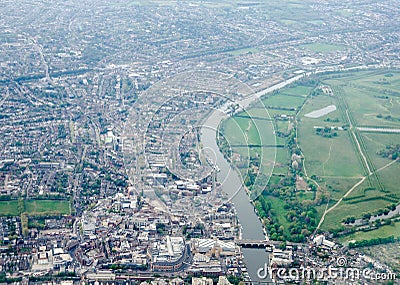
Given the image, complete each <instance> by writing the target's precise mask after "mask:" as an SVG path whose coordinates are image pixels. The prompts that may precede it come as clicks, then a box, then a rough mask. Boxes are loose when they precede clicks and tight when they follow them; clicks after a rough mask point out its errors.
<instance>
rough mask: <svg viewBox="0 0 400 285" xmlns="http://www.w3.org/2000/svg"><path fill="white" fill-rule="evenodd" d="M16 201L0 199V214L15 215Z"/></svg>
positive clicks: (16, 210) (16, 212)
mask: <svg viewBox="0 0 400 285" xmlns="http://www.w3.org/2000/svg"><path fill="white" fill-rule="evenodd" d="M17 215H18V201H17V200H12V201H0V216H17Z"/></svg>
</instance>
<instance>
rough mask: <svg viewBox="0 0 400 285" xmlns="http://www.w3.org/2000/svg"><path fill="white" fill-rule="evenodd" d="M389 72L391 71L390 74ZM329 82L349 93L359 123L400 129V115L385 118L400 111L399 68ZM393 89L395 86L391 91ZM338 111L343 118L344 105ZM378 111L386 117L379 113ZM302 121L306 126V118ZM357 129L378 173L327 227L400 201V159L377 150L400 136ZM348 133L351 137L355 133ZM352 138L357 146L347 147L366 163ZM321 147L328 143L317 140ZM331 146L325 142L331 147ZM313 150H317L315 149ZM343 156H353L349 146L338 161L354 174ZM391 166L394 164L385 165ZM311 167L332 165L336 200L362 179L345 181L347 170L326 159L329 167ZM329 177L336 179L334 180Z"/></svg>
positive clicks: (333, 213)
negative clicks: (384, 155)
mask: <svg viewBox="0 0 400 285" xmlns="http://www.w3.org/2000/svg"><path fill="white" fill-rule="evenodd" d="M387 74H390V75H389V76H387ZM382 82H388V83H382ZM323 83H324V84H327V85H329V86H331V87H332V89H333V90H334V94H335V95H336V96H337V97H340V96H341V98H343V100H344V102H345V104H346V105H347V108H348V111H349V115H350V118H351V120H352V123H353V125H355V126H373V127H391V128H400V120H399V121H396V120H387V119H384V118H382V117H386V116H389V115H390V116H392V118H393V117H394V118H396V116H398V115H397V114H398V112H399V108H398V105H397V104H398V99H399V97H397V95H396V94H397V93H396V92H398V90H400V74H399V73H395V72H391V73H388V71H382V70H378V71H376V70H374V71H363V72H355V73H349V74H342V75H341V78H340V79H327V80H324V81H323ZM388 88H390V90H389V89H388ZM387 94H389V95H387ZM395 95H396V96H395ZM337 111H339V112H342V114H341V115H342V116H341V117H342V118H343V117H344V116H343V113H344V110H343V109H342V110H337ZM378 114H381V115H382V116H378ZM399 117H400V116H399ZM302 125H303V126H304V120H303V123H302ZM354 132H355V133H356V134H357V137H358V138H359V143H360V147H361V149H362V151H363V153H364V154H365V156H366V159H367V162H368V165H369V167H370V168H371V171H372V172H373V174H372V175H369V176H367V179H366V180H365V181H364V182H363V183H362V184H361V185H359V186H358V187H356V188H355V189H354V190H353V191H352V192H351V193H350V194H349V195H348V197H347V198H346V199H345V200H343V201H342V203H341V204H340V205H339V206H338V207H337V208H335V209H334V210H333V211H331V212H330V213H329V214H328V215H327V216H326V217H325V221H324V223H323V225H322V229H323V230H329V229H334V228H337V227H338V226H339V225H341V222H342V220H343V219H344V218H346V217H349V216H354V217H357V218H360V217H361V216H362V214H363V213H365V212H373V211H375V210H377V209H380V208H384V207H386V206H388V205H390V204H392V203H399V201H400V191H399V188H398V182H397V181H396V179H394V177H397V176H398V175H399V173H400V164H399V163H394V164H391V165H390V166H388V165H389V163H390V162H391V160H389V159H387V158H383V157H381V156H379V155H378V154H377V152H378V151H379V150H381V149H384V148H385V147H386V145H390V144H397V143H399V141H400V135H399V134H388V133H371V132H359V131H357V130H354ZM347 133H348V132H347ZM303 135H305V136H307V132H306V131H305V132H304V133H303ZM308 135H309V134H308ZM348 138H351V137H350V136H349V134H348ZM335 139H336V138H335ZM349 143H350V144H352V147H349V146H348V145H347V146H346V145H345V144H343V145H342V146H343V149H346V150H347V151H348V152H349V153H352V154H351V155H352V156H353V159H352V161H353V165H354V164H355V162H357V163H358V164H359V165H360V166H362V165H365V163H364V161H363V160H362V159H360V155H359V149H358V148H357V147H356V146H355V144H354V141H353V143H352V140H351V139H349V142H348V144H349ZM317 146H318V147H317V149H321V148H323V145H322V147H321V145H320V144H319V143H317ZM308 147H311V146H307V143H306V144H304V143H303V144H302V148H303V149H304V150H305V153H306V152H307V148H308ZM314 147H315V144H314ZM326 148H327V147H326V146H325V149H326ZM309 151H311V148H310V150H309ZM314 153H315V152H314ZM335 153H336V152H335ZM357 154H358V158H357V159H354V157H357ZM342 156H345V157H349V156H348V155H346V153H345V152H343V151H342V152H338V153H337V157H336V158H337V160H338V161H342V163H339V164H337V165H340V166H341V167H342V170H344V169H346V168H347V169H346V172H347V173H349V174H350V173H351V172H350V171H349V169H348V168H349V166H350V165H351V164H349V162H347V163H343V162H345V161H346V160H345V159H343V157H342ZM306 157H307V159H309V158H310V156H307V154H306ZM307 159H306V160H307ZM385 166H388V167H386V168H385ZM361 168H362V167H359V169H358V171H357V173H355V172H353V173H352V175H354V177H356V176H363V175H366V173H365V167H364V171H361ZM310 169H311V170H315V171H316V173H318V171H319V172H321V169H324V171H325V172H326V170H327V169H329V170H330V171H332V172H333V173H331V174H330V175H329V178H327V177H326V178H325V180H326V183H327V184H328V183H330V185H332V186H334V187H332V189H335V191H332V189H331V190H330V194H331V197H332V198H333V199H335V200H337V199H338V198H340V196H341V195H342V194H343V193H345V192H347V191H348V190H349V189H351V187H352V186H351V184H352V183H353V182H354V184H355V183H356V182H357V181H360V179H361V178H358V180H357V179H356V178H355V180H353V181H351V180H348V181H347V183H341V182H346V181H345V180H344V179H343V177H342V174H341V173H340V172H341V170H339V169H337V170H335V167H334V166H333V165H331V166H329V164H325V165H324V167H323V168H322V166H321V167H320V168H319V169H318V168H316V167H315V168H313V167H312V166H311V167H310ZM353 170H356V168H355V167H354V168H353ZM334 176H337V178H338V179H337V181H340V182H339V183H337V182H336V183H335V185H333V181H334ZM322 177H324V176H322ZM328 179H330V180H331V181H329V182H328ZM354 184H353V185H354ZM355 209H356V210H355ZM385 229H386V228H385ZM379 233H381V230H380V229H379V230H374V231H370V232H365V233H362V235H363V236H364V237H367V238H368V237H369V238H371V237H373V236H374V235H376V234H378V235H379Z"/></svg>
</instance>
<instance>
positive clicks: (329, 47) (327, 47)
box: [300, 43, 346, 53]
mask: <svg viewBox="0 0 400 285" xmlns="http://www.w3.org/2000/svg"><path fill="white" fill-rule="evenodd" d="M300 47H302V48H305V49H308V50H311V51H314V52H322V53H324V52H333V51H341V50H344V49H346V47H345V46H343V45H335V44H328V43H312V44H305V45H300Z"/></svg>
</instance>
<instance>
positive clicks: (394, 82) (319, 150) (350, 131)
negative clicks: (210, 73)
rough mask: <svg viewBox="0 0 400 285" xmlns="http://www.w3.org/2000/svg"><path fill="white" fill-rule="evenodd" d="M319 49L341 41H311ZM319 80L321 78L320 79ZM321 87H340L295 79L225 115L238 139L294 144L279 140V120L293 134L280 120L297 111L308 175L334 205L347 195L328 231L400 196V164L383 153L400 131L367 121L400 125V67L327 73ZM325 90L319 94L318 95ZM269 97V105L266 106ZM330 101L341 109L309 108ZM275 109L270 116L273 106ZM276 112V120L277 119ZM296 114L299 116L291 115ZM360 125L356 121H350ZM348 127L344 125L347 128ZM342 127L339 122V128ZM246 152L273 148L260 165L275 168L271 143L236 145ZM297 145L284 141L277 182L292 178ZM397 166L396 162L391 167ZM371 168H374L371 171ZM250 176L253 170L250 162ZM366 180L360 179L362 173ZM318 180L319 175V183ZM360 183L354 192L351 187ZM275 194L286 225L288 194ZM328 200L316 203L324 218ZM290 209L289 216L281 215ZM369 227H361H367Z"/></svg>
mask: <svg viewBox="0 0 400 285" xmlns="http://www.w3.org/2000/svg"><path fill="white" fill-rule="evenodd" d="M307 47H308V48H310V49H314V50H315V51H317V50H318V51H321V52H324V51H333V50H338V49H340V48H341V47H338V46H331V45H318V46H316V45H308V46H307ZM314 80H316V79H315V78H314ZM317 80H319V84H318V86H319V87H321V86H329V87H330V88H331V89H332V91H333V94H332V95H328V94H325V93H324V92H322V91H319V92H317V93H313V94H314V96H310V94H311V93H312V92H314V91H318V90H322V89H318V88H319V87H317V89H314V88H315V86H314V87H312V86H310V84H309V83H308V84H307V83H304V84H302V83H300V84H297V85H296V84H293V85H292V86H289V87H287V88H283V89H282V90H279V92H277V93H274V94H269V95H267V96H264V97H263V98H261V100H262V104H261V103H258V104H257V105H254V106H252V108H250V109H249V110H248V113H247V114H246V116H247V117H246V116H244V115H243V114H237V115H235V116H234V117H231V118H229V119H228V120H226V121H224V122H223V126H224V134H225V136H226V137H227V138H228V141H229V142H230V143H231V144H233V145H234V144H242V145H245V146H246V144H247V145H248V144H260V145H261V144H265V142H269V143H270V144H273V143H276V144H286V138H284V137H277V138H276V141H275V142H274V138H273V136H271V133H272V132H273V129H272V123H273V124H274V127H275V131H279V132H281V133H283V134H286V133H287V131H288V127H290V126H291V124H293V122H291V121H284V120H282V119H279V116H280V115H288V116H295V117H296V121H295V122H294V123H295V124H296V126H297V143H298V146H299V147H300V150H301V152H302V154H303V155H304V158H303V169H302V171H303V172H304V173H303V174H304V176H305V178H306V181H307V179H309V178H310V177H314V179H315V181H316V183H318V187H319V188H318V189H319V190H318V191H325V192H328V193H329V197H330V198H329V199H330V200H329V207H332V206H333V205H335V204H336V203H337V202H338V201H339V200H340V199H341V198H343V196H344V195H345V194H346V195H347V197H345V198H344V199H343V200H341V202H340V204H339V205H338V206H337V207H335V208H334V209H333V210H332V211H330V212H329V213H328V214H327V215H326V217H325V220H324V223H323V224H322V226H321V230H333V229H337V228H339V227H342V226H343V225H342V221H343V220H344V219H345V218H346V217H350V216H354V217H356V218H361V217H362V215H363V213H366V212H370V213H372V212H374V211H376V210H378V209H381V208H384V207H386V206H388V205H390V204H392V203H399V202H400V189H399V187H398V182H397V179H395V177H397V176H398V175H399V174H400V163H393V164H390V165H389V163H390V162H391V160H389V159H387V158H383V157H381V156H379V155H378V154H377V152H378V151H379V150H381V149H384V148H385V147H386V145H389V144H398V143H400V135H399V134H388V133H372V132H362V131H359V130H358V129H357V127H359V126H371V127H391V128H399V129H400V72H396V71H388V70H371V71H353V72H343V73H337V74H333V75H320V76H319V77H318V78H317ZM315 94H317V95H315ZM263 104H264V106H263ZM329 105H335V106H336V107H337V109H336V110H335V111H333V112H331V113H329V114H326V115H323V116H321V117H319V118H309V117H305V116H304V115H305V114H307V113H310V112H312V111H315V110H319V109H322V108H324V107H326V106H329ZM266 108H267V110H268V116H267V115H266V111H265V109H266ZM397 118H399V120H397ZM271 119H272V121H271ZM290 120H292V119H290ZM350 126H352V128H350ZM317 127H322V128H328V129H331V128H332V130H331V131H330V133H331V134H332V133H335V135H334V136H333V135H332V136H329V135H328V136H323V135H321V133H317V131H316V128H317ZM342 127H344V129H341V128H342ZM333 128H339V129H333ZM233 151H234V152H236V153H239V154H240V155H241V156H246V155H247V156H248V157H249V156H250V157H254V156H257V155H259V154H260V153H261V151H265V152H266V155H265V157H264V158H263V162H262V163H261V168H260V170H261V171H262V172H265V174H267V173H270V170H271V160H273V159H274V157H273V155H272V152H271V149H268V148H265V149H262V148H261V147H259V148H254V147H253V148H250V149H249V148H246V147H243V146H242V147H241V148H240V149H239V148H235V147H233ZM290 161H291V160H290V157H289V151H288V150H287V149H286V148H277V149H276V157H275V168H274V169H273V176H272V178H271V180H270V183H272V184H275V185H277V184H278V183H279V181H280V180H281V178H282V177H285V176H286V175H287V173H288V170H289V165H290V163H291V162H290ZM388 165H389V166H388ZM368 167H369V168H370V171H371V174H370V173H369V172H368ZM242 173H243V175H247V174H248V172H247V171H245V169H244V168H243V169H242ZM363 177H366V178H365V181H364V182H363V183H361V184H360V185H358V186H357V187H353V186H355V185H356V184H357V183H358V182H359V181H361V179H363ZM313 183H314V184H315V182H313ZM350 189H352V191H350V192H349V193H348V191H349V190H350ZM271 197H272V196H268V199H270V200H271V201H273V203H272V209H273V210H274V211H275V213H276V216H277V217H278V218H277V219H278V221H279V223H280V224H282V225H283V224H286V223H287V222H286V221H285V218H283V217H284V216H285V209H284V208H283V207H282V205H281V204H280V203H281V202H283V200H282V199H279V198H276V197H272V198H271ZM296 197H297V200H298V201H300V202H303V201H304V200H308V201H313V200H314V199H315V197H316V194H315V192H312V191H308V192H307V191H301V192H297V193H296ZM325 206H326V202H325V203H324V204H321V205H315V209H316V210H317V217H318V218H321V217H322V215H323V212H324V211H325ZM279 216H283V217H279ZM388 229H390V228H383V229H382V230H381V229H379V230H374V231H370V232H365V233H364V232H363V233H362V236H363V237H365V238H368V237H369V238H371V237H373V236H374V235H377V234H379V233H385V230H388ZM395 229H397V227H395ZM360 234H361V233H360Z"/></svg>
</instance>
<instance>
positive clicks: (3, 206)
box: [0, 200, 71, 216]
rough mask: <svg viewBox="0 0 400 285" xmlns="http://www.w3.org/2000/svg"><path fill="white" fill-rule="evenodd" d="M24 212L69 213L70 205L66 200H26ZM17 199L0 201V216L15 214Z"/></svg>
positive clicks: (16, 212) (16, 213) (16, 211)
mask: <svg viewBox="0 0 400 285" xmlns="http://www.w3.org/2000/svg"><path fill="white" fill-rule="evenodd" d="M25 212H27V213H28V215H29V214H41V213H49V214H51V213H55V212H57V213H60V214H65V215H69V214H71V213H70V205H69V201H67V200H27V201H25ZM17 215H18V201H17V200H12V201H0V216H17Z"/></svg>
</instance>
